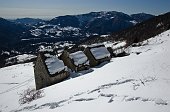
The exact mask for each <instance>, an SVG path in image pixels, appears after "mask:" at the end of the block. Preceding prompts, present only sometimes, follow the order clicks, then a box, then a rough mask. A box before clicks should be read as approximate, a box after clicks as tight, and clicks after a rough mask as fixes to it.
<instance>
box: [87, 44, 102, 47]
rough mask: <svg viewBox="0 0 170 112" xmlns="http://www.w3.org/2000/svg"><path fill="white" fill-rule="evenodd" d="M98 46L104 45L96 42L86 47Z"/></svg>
mask: <svg viewBox="0 0 170 112" xmlns="http://www.w3.org/2000/svg"><path fill="white" fill-rule="evenodd" d="M98 46H104V44H103V43H96V44H92V45H88V46H87V47H98Z"/></svg>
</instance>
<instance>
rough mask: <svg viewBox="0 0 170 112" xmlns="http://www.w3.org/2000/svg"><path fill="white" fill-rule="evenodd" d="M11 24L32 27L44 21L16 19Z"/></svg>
mask: <svg viewBox="0 0 170 112" xmlns="http://www.w3.org/2000/svg"><path fill="white" fill-rule="evenodd" d="M13 22H16V23H20V24H27V25H34V24H37V23H39V22H44V20H42V19H35V18H18V19H16V20H13Z"/></svg>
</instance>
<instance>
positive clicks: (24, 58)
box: [6, 54, 37, 64]
mask: <svg viewBox="0 0 170 112" xmlns="http://www.w3.org/2000/svg"><path fill="white" fill-rule="evenodd" d="M36 57H37V56H35V55H31V54H22V55H17V56H14V57H11V58H8V59H7V60H6V62H7V63H6V64H10V63H14V61H13V60H16V62H17V63H22V62H25V61H29V60H32V59H34V58H36Z"/></svg>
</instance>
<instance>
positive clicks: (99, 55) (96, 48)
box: [84, 44, 111, 67]
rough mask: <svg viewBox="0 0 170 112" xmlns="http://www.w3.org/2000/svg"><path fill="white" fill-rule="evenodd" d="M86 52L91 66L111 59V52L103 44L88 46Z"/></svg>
mask: <svg viewBox="0 0 170 112" xmlns="http://www.w3.org/2000/svg"><path fill="white" fill-rule="evenodd" d="M84 53H85V54H86V56H87V57H88V59H89V62H90V66H91V67H93V66H96V65H99V64H100V63H102V62H104V61H110V59H111V54H110V53H109V51H108V50H107V48H106V47H105V46H104V45H102V44H99V45H90V46H87V47H86V48H85V50H84Z"/></svg>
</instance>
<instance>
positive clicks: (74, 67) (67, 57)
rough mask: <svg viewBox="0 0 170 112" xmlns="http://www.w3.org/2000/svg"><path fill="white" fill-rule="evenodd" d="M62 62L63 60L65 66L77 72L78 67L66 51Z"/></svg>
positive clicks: (62, 56)
mask: <svg viewBox="0 0 170 112" xmlns="http://www.w3.org/2000/svg"><path fill="white" fill-rule="evenodd" d="M60 58H61V60H63V62H64V64H65V65H66V66H67V67H68V68H70V69H71V70H73V71H76V66H75V65H74V64H73V63H72V61H71V59H70V58H69V53H68V52H67V51H64V52H63V53H62V55H61V57H60Z"/></svg>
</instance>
